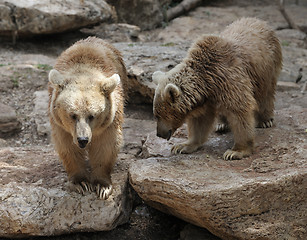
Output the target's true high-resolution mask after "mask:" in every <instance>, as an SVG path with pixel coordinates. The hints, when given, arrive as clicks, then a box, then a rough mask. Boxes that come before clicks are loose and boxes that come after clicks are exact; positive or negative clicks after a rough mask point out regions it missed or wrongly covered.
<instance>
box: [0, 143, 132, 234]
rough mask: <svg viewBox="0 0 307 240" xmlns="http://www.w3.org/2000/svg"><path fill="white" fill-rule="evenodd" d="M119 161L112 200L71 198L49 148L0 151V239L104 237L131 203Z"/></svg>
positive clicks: (122, 219)
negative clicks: (97, 234) (75, 234)
mask: <svg viewBox="0 0 307 240" xmlns="http://www.w3.org/2000/svg"><path fill="white" fill-rule="evenodd" d="M127 158H128V159H130V158H131V156H129V155H128V154H125V155H120V157H119V159H121V160H120V161H118V163H117V165H116V167H115V170H114V173H113V174H112V181H113V186H114V191H113V194H112V195H111V196H110V198H109V199H107V200H100V199H98V198H97V196H96V194H95V193H86V194H85V195H84V196H82V195H81V194H79V193H75V192H71V191H70V190H69V185H68V181H67V175H66V173H65V171H64V169H63V167H62V165H61V164H60V162H59V160H58V157H57V154H56V153H55V151H54V150H53V148H52V147H50V146H49V147H46V146H40V147H39V146H38V147H31V148H30V147H29V148H0V202H1V204H0V225H1V228H0V237H26V236H46V235H59V234H67V233H72V232H83V231H105V230H111V229H113V228H115V227H116V226H118V225H120V224H123V223H125V222H127V221H128V219H129V216H130V213H131V210H132V197H131V195H130V194H129V187H128V184H127V171H124V170H122V169H126V168H127V163H126V162H127V161H126V159H127Z"/></svg>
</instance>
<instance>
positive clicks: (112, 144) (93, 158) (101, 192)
mask: <svg viewBox="0 0 307 240" xmlns="http://www.w3.org/2000/svg"><path fill="white" fill-rule="evenodd" d="M117 146H119V143H118V142H117V136H112V134H108V133H107V132H104V136H98V137H95V138H93V139H92V143H91V148H90V151H89V160H90V165H91V169H92V172H91V183H92V185H93V186H95V190H96V193H97V195H98V197H99V198H101V199H104V200H105V199H107V198H108V197H109V196H110V195H111V194H112V191H113V188H112V181H111V172H112V169H113V166H114V163H115V161H116V158H117V153H118V147H117Z"/></svg>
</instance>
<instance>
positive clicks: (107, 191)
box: [96, 184, 113, 200]
mask: <svg viewBox="0 0 307 240" xmlns="http://www.w3.org/2000/svg"><path fill="white" fill-rule="evenodd" d="M112 192H113V187H112V185H111V184H110V185H109V186H107V187H104V186H102V185H101V184H97V185H96V193H97V195H98V197H99V198H100V199H103V200H106V199H108V198H109V196H110V195H111V194H112Z"/></svg>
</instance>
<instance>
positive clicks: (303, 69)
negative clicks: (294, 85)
mask: <svg viewBox="0 0 307 240" xmlns="http://www.w3.org/2000/svg"><path fill="white" fill-rule="evenodd" d="M282 50H283V52H282V53H283V68H282V71H281V74H280V77H279V81H285V82H296V80H297V78H298V77H299V75H301V76H302V78H301V81H300V84H301V83H303V82H304V81H307V58H306V56H307V49H303V48H297V47H291V46H283V48H282Z"/></svg>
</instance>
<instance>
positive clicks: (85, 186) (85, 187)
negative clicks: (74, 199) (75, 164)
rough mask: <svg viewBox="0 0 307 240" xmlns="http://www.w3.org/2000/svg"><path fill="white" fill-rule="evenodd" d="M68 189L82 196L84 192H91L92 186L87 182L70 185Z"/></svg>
mask: <svg viewBox="0 0 307 240" xmlns="http://www.w3.org/2000/svg"><path fill="white" fill-rule="evenodd" d="M70 189H71V190H72V191H75V192H77V193H80V194H82V195H84V194H85V193H86V192H92V191H93V186H92V184H90V183H88V182H85V181H82V182H80V183H72V184H71V185H70Z"/></svg>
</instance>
